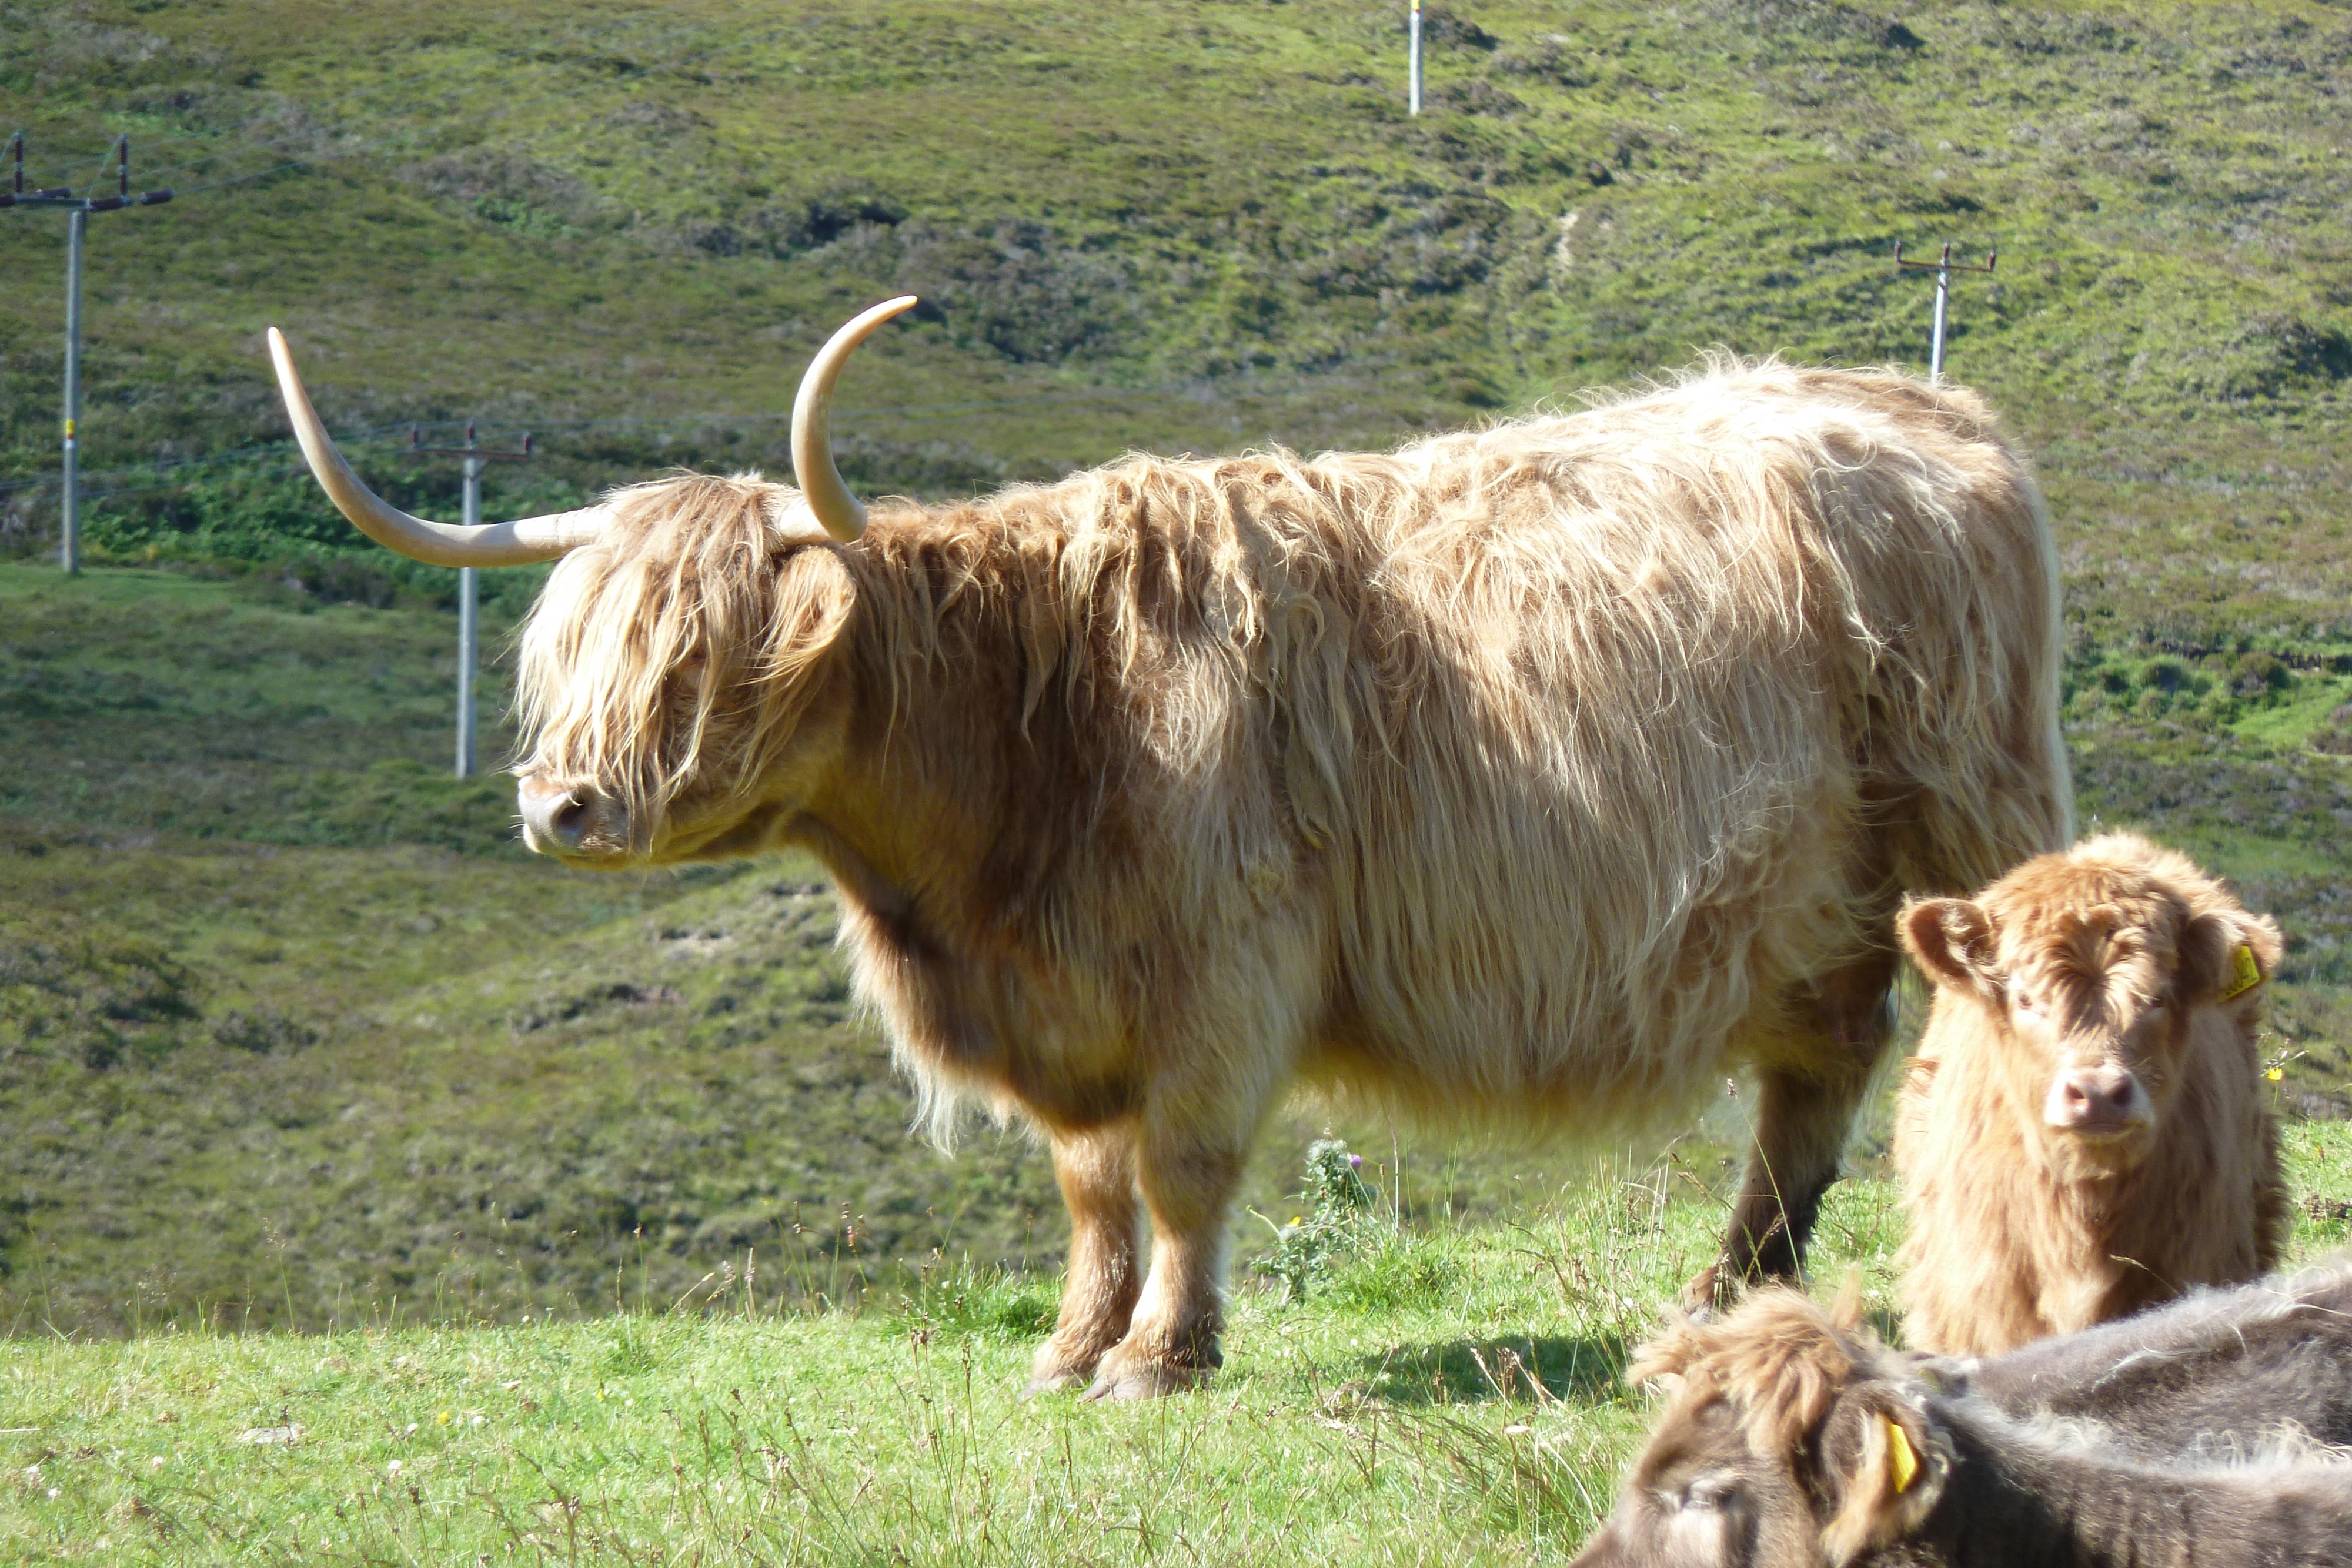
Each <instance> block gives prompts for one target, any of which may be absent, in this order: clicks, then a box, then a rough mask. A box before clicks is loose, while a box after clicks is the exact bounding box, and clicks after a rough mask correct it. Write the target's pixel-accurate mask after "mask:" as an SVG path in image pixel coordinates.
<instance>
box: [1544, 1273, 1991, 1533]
mask: <svg viewBox="0 0 2352 1568" xmlns="http://www.w3.org/2000/svg"><path fill="white" fill-rule="evenodd" d="M1793 1294H1794V1292H1769V1293H1768V1294H1767V1299H1765V1300H1763V1301H1761V1303H1760V1304H1761V1306H1762V1308H1763V1311H1762V1312H1759V1311H1758V1310H1757V1308H1758V1304H1759V1303H1756V1302H1751V1304H1750V1305H1749V1306H1748V1307H1746V1308H1743V1309H1742V1310H1741V1311H1740V1312H1738V1314H1735V1316H1734V1317H1733V1318H1732V1320H1731V1321H1730V1322H1728V1323H1727V1324H1725V1325H1722V1326H1721V1327H1703V1326H1699V1325H1685V1326H1683V1327H1681V1328H1677V1329H1675V1330H1672V1331H1669V1333H1667V1334H1666V1335H1665V1336H1664V1338H1663V1339H1662V1340H1661V1341H1660V1342H1659V1343H1656V1344H1654V1345H1653V1346H1651V1347H1650V1348H1649V1349H1647V1350H1646V1351H1644V1352H1643V1356H1642V1359H1641V1361H1640V1362H1639V1363H1637V1364H1636V1365H1635V1367H1634V1369H1633V1376H1634V1377H1636V1378H1637V1379H1647V1378H1652V1377H1654V1378H1658V1379H1660V1380H1661V1381H1662V1382H1663V1383H1664V1385H1666V1386H1668V1387H1669V1388H1670V1389H1671V1394H1670V1397H1669V1403H1668V1405H1667V1406H1666V1409H1665V1411H1664V1415H1663V1416H1661V1418H1660V1420H1659V1422H1658V1425H1657V1428H1656V1430H1655V1432H1654V1434H1653V1435H1652V1437H1651V1439H1650V1442H1649V1444H1648V1446H1647V1447H1646V1448H1643V1451H1642V1453H1641V1455H1640V1456H1639V1457H1638V1458H1636V1459H1635V1460H1634V1462H1633V1469H1632V1471H1631V1473H1630V1474H1629V1475H1628V1477H1627V1479H1626V1482H1625V1487H1624V1490H1623V1491H1622V1494H1621V1495H1620V1497H1619V1499H1618V1502H1617V1506H1616V1508H1615V1510H1614V1511H1612V1513H1611V1515H1610V1517H1609V1520H1608V1521H1607V1523H1606V1524H1604V1525H1603V1526H1602V1527H1601V1530H1600V1531H1599V1532H1598V1533H1596V1534H1595V1535H1594V1536H1593V1537H1592V1539H1591V1541H1589V1542H1586V1544H1585V1547H1584V1550H1583V1551H1582V1552H1580V1553H1579V1554H1578V1556H1577V1558H1576V1562H1575V1564H1574V1568H1843V1564H1845V1563H1849V1562H1851V1561H1853V1559H1854V1558H1855V1557H1858V1556H1860V1555H1861V1554H1862V1553H1864V1552H1868V1551H1871V1550H1874V1549H1875V1548H1878V1547H1882V1546H1885V1545H1887V1544H1890V1543H1892V1542H1895V1541H1896V1540H1899V1539H1901V1538H1902V1537H1903V1536H1904V1535H1906V1534H1907V1533H1908V1532H1910V1531H1914V1530H1916V1528H1917V1527H1918V1525H1919V1523H1920V1522H1921V1521H1924V1520H1925V1519H1926V1518H1927V1514H1928V1513H1929V1512H1930V1511H1932V1510H1933V1509H1934V1507H1935V1504H1936V1501H1937V1499H1938V1498H1939V1497H1940V1496H1941V1494H1942V1489H1943V1485H1944V1479H1945V1477H1946V1474H1947V1473H1948V1469H1949V1463H1950V1461H1949V1458H1948V1449H1947V1448H1946V1447H1945V1446H1944V1445H1943V1444H1942V1443H1941V1442H1940V1441H1939V1439H1938V1438H1937V1437H1936V1435H1935V1432H1934V1430H1933V1428H1932V1427H1931V1426H1930V1424H1929V1422H1928V1419H1927V1416H1926V1415H1925V1414H1924V1412H1923V1409H1922V1407H1921V1406H1920V1405H1919V1404H1918V1403H1917V1396H1916V1390H1914V1389H1913V1388H1911V1387H1910V1386H1908V1385H1906V1384H1903V1383H1901V1382H1898V1381H1896V1380H1895V1379H1893V1378H1890V1377H1885V1376H1881V1375H1874V1373H1872V1372H1871V1371H1869V1370H1868V1369H1867V1365H1866V1364H1867V1362H1868V1361H1869V1359H1870V1358H1871V1357H1872V1356H1873V1354H1874V1352H1873V1351H1872V1350H1868V1349H1864V1348H1862V1347H1860V1346H1857V1345H1856V1344H1854V1343H1853V1342H1852V1341H1851V1340H1850V1339H1848V1338H1847V1337H1846V1336H1845V1335H1844V1334H1843V1333H1839V1332H1837V1331H1834V1330H1832V1328H1830V1326H1829V1325H1828V1323H1827V1322H1826V1321H1825V1320H1824V1318H1823V1315H1822V1313H1821V1311H1820V1309H1819V1308H1817V1307H1814V1306H1813V1305H1812V1303H1811V1302H1810V1301H1803V1302H1802V1305H1801V1306H1799V1305H1797V1304H1796V1302H1792V1301H1780V1300H1775V1299H1771V1298H1775V1297H1778V1296H1781V1295H1790V1296H1793ZM1797 1301H1802V1298H1797Z"/></svg>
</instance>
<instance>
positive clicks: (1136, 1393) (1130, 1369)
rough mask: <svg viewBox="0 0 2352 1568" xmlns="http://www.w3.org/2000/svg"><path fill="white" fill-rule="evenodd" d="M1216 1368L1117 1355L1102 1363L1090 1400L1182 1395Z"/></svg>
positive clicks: (1088, 1394) (1089, 1396) (1203, 1381)
mask: <svg viewBox="0 0 2352 1568" xmlns="http://www.w3.org/2000/svg"><path fill="white" fill-rule="evenodd" d="M1214 1370H1215V1368H1213V1367H1203V1366H1178V1365H1175V1364H1172V1363H1170V1362H1164V1361H1145V1360H1142V1359H1141V1358H1139V1357H1138V1358H1135V1359H1132V1360H1123V1359H1121V1358H1120V1357H1118V1356H1117V1355H1116V1354H1114V1355H1112V1356H1109V1357H1107V1358H1106V1359H1105V1360H1104V1362H1103V1368H1102V1372H1101V1374H1100V1375H1097V1377H1096V1378H1095V1381H1094V1385H1093V1386H1092V1387H1090V1388H1088V1389H1087V1398H1088V1399H1090V1400H1095V1399H1107V1400H1117V1401H1121V1402H1124V1401H1126V1400H1129V1399H1157V1398H1159V1397H1160V1396H1161V1395H1163V1394H1181V1393H1183V1392H1184V1391H1185V1390H1186V1389H1188V1388H1198V1387H1199V1386H1200V1385H1202V1384H1203V1383H1205V1382H1207V1381H1208V1380H1209V1375H1210V1374H1211V1373H1212V1372H1213V1371H1214Z"/></svg>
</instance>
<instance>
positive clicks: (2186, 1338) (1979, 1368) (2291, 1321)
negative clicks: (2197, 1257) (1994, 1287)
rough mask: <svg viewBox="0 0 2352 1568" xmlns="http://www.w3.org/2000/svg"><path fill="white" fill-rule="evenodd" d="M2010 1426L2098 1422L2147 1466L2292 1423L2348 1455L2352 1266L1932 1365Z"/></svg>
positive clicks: (2232, 1450)
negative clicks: (2031, 1421) (2009, 1419)
mask: <svg viewBox="0 0 2352 1568" xmlns="http://www.w3.org/2000/svg"><path fill="white" fill-rule="evenodd" d="M1926 1370H1927V1373H1928V1374H1929V1375H1931V1376H1939V1377H1940V1378H1941V1379H1942V1380H1943V1381H1944V1382H1945V1383H1946V1384H1947V1385H1948V1386H1951V1387H1953V1388H1956V1389H1958V1388H1964V1389H1965V1390H1966V1392H1968V1393H1969V1394H1973V1395H1975V1396H1978V1397H1979V1398H1982V1399H1985V1400H1988V1401H1990V1402H1991V1403H1992V1404H1994V1405H1997V1406H2000V1408H2001V1409H2002V1410H2004V1411H2006V1412H2007V1413H2008V1414H2010V1415H2011V1416H2056V1417H2059V1418H2062V1419H2080V1420H2092V1421H2096V1422H2098V1423H2099V1424H2100V1426H2101V1427H2104V1428H2105V1431H2106V1432H2107V1434H2108V1435H2109V1436H2110V1437H2112V1438H2113V1439H2114V1440H2115V1441H2116V1443H2117V1444H2119V1445H2120V1446H2122V1447H2124V1448H2129V1449H2132V1450H2133V1451H2135V1452H2137V1453H2140V1454H2142V1455H2144V1456H2146V1457H2147V1458H2168V1459H2169V1458H2179V1457H2180V1456H2181V1455H2183V1454H2185V1453H2191V1452H2196V1453H2203V1454H2209V1455H2214V1456H2221V1457H2227V1456H2230V1455H2231V1454H2240V1453H2246V1452H2251V1451H2252V1450H2254V1449H2256V1448H2260V1447H2261V1446H2262V1445H2263V1443H2264V1442H2266V1441H2269V1440H2272V1439H2274V1438H2275V1437H2277V1436H2278V1435H2279V1433H2280V1431H2281V1430H2282V1429H2283V1428H2284V1427H2289V1426H2292V1427H2299V1428H2300V1429H2301V1430H2302V1431H2303V1432H2304V1433H2305V1434H2306V1435H2308V1436H2309V1437H2314V1438H2316V1439H2317V1440H2318V1441H2320V1442H2322V1443H2327V1444H2331V1445H2343V1446H2352V1261H2346V1260H2337V1261H2336V1262H2332V1263H2329V1264H2326V1265H2325V1266H2323V1267H2320V1268H2315V1269H2311V1270H2305V1271H2304V1272H2303V1273H2300V1274H2293V1275H2285V1274H2281V1275H2273V1276H2272V1277H2271V1278H2269V1279H2267V1280H2257V1281H2254V1282H2253V1283H2252V1284H2251V1285H2240V1286H2238V1287H2236V1288H2235V1289H2232V1290H2210V1291H2197V1292H2196V1293H2194V1294H2193V1295H2189V1296H2186V1297H2183V1298H2182V1299H2181V1300H2179V1301H2175V1302H2173V1303H2172V1304H2170V1305H2169V1306H2164V1307H2158V1308H2157V1309H2155V1310H2154V1311H2152V1312H2142V1313H2140V1314H2139V1315H2138V1316H2137V1317H2133V1318H2126V1319H2124V1320H2123V1321H2122V1322H2113V1323H2105V1324H2102V1325H2101V1326H2099V1327H2097V1328H2095V1329H2088V1330H2085V1331H2084V1333H2076V1334H2067V1335H2064V1336H2063V1337H2060V1338H2057V1339H2045V1340H2037V1341H2035V1342H2034V1343H2032V1344H2029V1345H2026V1346H2025V1347H2023V1348H2022V1349H2021V1350H2014V1351H2011V1352H2010V1353H2009V1354H2007V1355H2001V1356H1995V1357H1994V1358H1992V1359H1991V1360H1990V1361H1984V1362H1977V1363H1951V1362H1937V1361H1930V1362H1929V1363H1927V1367H1926Z"/></svg>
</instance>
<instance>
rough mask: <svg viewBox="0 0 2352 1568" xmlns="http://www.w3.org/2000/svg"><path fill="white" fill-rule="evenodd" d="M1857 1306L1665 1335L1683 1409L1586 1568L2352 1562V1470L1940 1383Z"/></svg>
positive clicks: (1641, 1376) (1641, 1465) (1774, 1309)
mask: <svg viewBox="0 0 2352 1568" xmlns="http://www.w3.org/2000/svg"><path fill="white" fill-rule="evenodd" d="M1856 1308H1857V1303H1854V1302H1853V1301H1851V1299H1850V1300H1849V1301H1848V1302H1847V1303H1845V1304H1844V1305H1843V1307H1842V1309H1841V1311H1840V1312H1838V1313H1837V1314H1835V1315H1834V1316H1833V1315H1832V1313H1830V1312H1824V1311H1823V1310H1822V1308H1821V1307H1819V1306H1818V1305H1816V1304H1815V1303H1814V1302H1812V1301H1809V1300H1807V1299H1806V1298H1805V1297H1803V1296H1801V1295H1800V1294H1798V1293H1797V1292H1795V1291H1787V1290H1770V1291H1760V1292H1759V1293H1758V1294H1757V1295H1756V1296H1754V1297H1752V1298H1751V1299H1750V1300H1749V1301H1748V1303H1747V1304H1746V1305H1745V1306H1744V1307H1742V1308H1741V1309H1740V1310H1739V1311H1738V1312H1737V1313H1735V1314H1733V1315H1732V1317H1731V1318H1729V1319H1728V1320H1727V1321H1725V1322H1720V1323H1711V1324H1700V1323H1685V1324H1682V1325H1679V1326H1677V1327H1675V1328H1673V1329H1670V1330H1669V1331H1668V1332H1667V1333H1665V1334H1664V1336H1663V1337H1661V1338H1660V1339H1659V1340H1658V1341H1657V1342H1656V1343H1653V1344H1652V1345H1650V1346H1648V1347H1647V1348H1646V1349H1645V1350H1644V1351H1643V1353H1642V1355H1641V1358H1640V1360H1639V1361H1638V1362H1637V1364H1635V1366H1634V1367H1633V1372H1632V1376H1633V1377H1634V1378H1635V1379H1637V1380H1646V1379H1651V1378H1656V1379H1659V1380H1661V1381H1663V1382H1664V1383H1665V1384H1666V1385H1668V1387H1669V1389H1670V1395H1669V1403H1668V1404H1667V1406H1666V1408H1665V1410H1664V1414H1663V1416H1661V1417H1660V1419H1659V1421H1658V1424H1657V1427H1656V1429H1655V1431H1654V1432H1653V1434H1652V1435H1651V1438H1650V1442H1649V1444H1648V1446H1647V1447H1646V1448H1644V1449H1643V1452H1642V1454H1641V1455H1640V1456H1639V1457H1638V1458H1636V1459H1635V1460H1634V1463H1633V1469H1632V1472H1631V1474H1630V1475H1629V1476H1628V1478H1627V1480H1626V1483H1625V1487H1624V1490H1623V1491H1622V1494H1621V1496H1620V1498H1619V1500H1618V1504H1617V1508H1616V1511H1615V1512H1614V1513H1613V1514H1612V1516H1611V1518H1610V1520H1609V1521H1608V1523H1607V1524H1606V1525H1604V1526H1603V1527H1602V1529H1601V1531H1600V1532H1599V1533H1598V1534H1596V1535H1595V1536H1594V1537H1593V1538H1592V1540H1591V1542H1588V1543H1587V1544H1586V1546H1585V1548H1584V1551H1583V1552H1581V1553H1580V1554H1579V1556H1578V1557H1577V1559H1576V1568H1603V1565H1622V1568H1653V1565H1654V1568H1849V1565H1851V1564H1871V1565H1874V1568H1875V1565H1877V1564H1895V1563H1901V1564H1905V1565H1906V1568H1924V1565H1927V1564H1936V1565H1949V1568H1996V1565H1998V1568H2039V1565H2041V1564H2051V1565H2053V1568H2054V1565H2058V1564H2064V1565H2066V1568H2084V1565H2092V1568H2109V1565H2112V1568H2126V1565H2131V1568H2139V1565H2145V1564H2157V1563H2162V1564H2168V1565H2177V1568H2223V1565H2227V1568H2255V1565H2257V1564H2260V1565H2262V1568H2280V1565H2284V1564H2315V1565H2316V1564H2337V1563H2352V1466H2346V1465H2342V1464H2335V1463H2326V1462H2319V1461H2316V1460H2312V1459H2299V1458H2294V1457H2293V1445H2287V1446H2285V1448H2284V1451H2283V1452H2282V1454H2281V1457H2278V1458H2263V1459H2255V1460H2250V1461H2248V1462H2244V1463H2238V1464H2228V1465H2222V1464H2212V1463H2199V1464H2184V1465H2161V1464H2157V1463H2153V1462H2151V1461H2149V1460H2147V1458H2141V1457H2138V1456H2136V1455H2134V1454H2133V1453H2131V1452H2130V1451H2129V1450H2128V1449H2126V1448H2124V1447H2123V1446H2121V1445H2119V1444H2116V1443H2114V1442H2111V1441H2107V1440H2105V1439H2104V1438H2103V1437H2102V1436H2101V1435H2100V1434H2099V1432H2098V1429H2097V1428H2096V1427H2092V1426H2089V1425H2087V1424H2084V1423H2064V1422H2056V1423H2053V1422H2046V1421H2021V1420H2019V1419H2017V1418H2015V1417H2014V1416H2010V1415H2008V1414H2006V1413H2004V1412H2003V1411H2002V1410H2001V1409H2000V1408H1999V1407H1998V1406H1994V1405H1993V1404H1992V1403H1990V1401H1988V1400H1986V1399H1982V1398H1979V1397H1975V1396H1971V1395H1969V1394H1966V1393H1962V1394H1958V1395H1954V1394H1948V1393H1939V1392H1937V1391H1936V1390H1935V1389H1934V1388H1933V1387H1931V1385H1930V1384H1929V1383H1928V1382H1927V1381H1924V1380H1922V1379H1921V1378H1920V1377H1919V1376H1918V1375H1916V1374H1917V1368H1916V1364H1913V1363H1912V1362H1910V1361H1909V1360H1907V1359H1906V1358H1905V1357H1903V1356H1900V1355H1897V1354H1894V1353H1892V1352H1889V1351H1887V1350H1886V1349H1885V1347H1884V1346H1882V1345H1880V1344H1879V1343H1877V1342H1876V1340H1875V1339H1874V1338H1872V1337H1871V1336H1870V1335H1869V1334H1868V1333H1866V1332H1865V1331H1864V1330H1863V1329H1862V1328H1861V1326H1860V1323H1859V1317H1860V1314H1859V1312H1858V1311H1857V1310H1856Z"/></svg>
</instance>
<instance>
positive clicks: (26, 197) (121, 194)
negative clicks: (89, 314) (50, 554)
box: [0, 131, 172, 577]
mask: <svg viewBox="0 0 2352 1568" xmlns="http://www.w3.org/2000/svg"><path fill="white" fill-rule="evenodd" d="M9 147H10V150H11V152H12V153H13V155H14V156H13V162H15V164H16V177H15V179H14V181H13V182H12V183H11V184H10V186H9V188H8V189H7V190H5V191H0V207H63V208H64V209H65V210H66V408H65V451H64V460H63V465H62V467H63V473H62V475H61V477H62V479H63V481H64V485H65V495H64V498H63V500H62V501H61V502H60V503H59V506H58V534H59V536H60V537H59V538H58V565H60V566H62V567H64V568H65V570H66V575H67V576H68V577H72V576H74V575H76V574H77V573H79V571H80V570H81V253H82V238H83V235H84V234H85V233H86V232H87V230H88V228H89V214H92V213H111V212H115V211H118V210H120V209H121V208H123V207H129V206H141V207H156V206H161V205H163V204H164V203H165V202H168V201H170V200H171V199H172V193H171V191H170V189H169V188H168V187H167V188H166V189H163V190H161V191H146V192H142V193H141V194H140V196H139V199H138V200H137V201H136V202H133V201H132V200H131V138H129V137H128V136H121V137H117V138H116V139H115V142H114V167H115V175H116V179H117V182H118V183H117V187H116V191H115V193H114V194H113V195H111V196H77V195H75V194H74V193H73V187H72V186H70V185H58V186H56V187H54V188H52V189H50V190H47V191H34V192H31V193H27V192H26V189H25V133H24V132H23V131H18V132H16V135H15V136H13V137H11V138H9Z"/></svg>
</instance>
